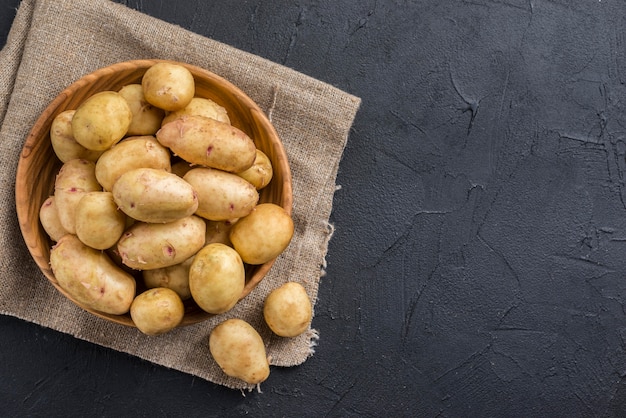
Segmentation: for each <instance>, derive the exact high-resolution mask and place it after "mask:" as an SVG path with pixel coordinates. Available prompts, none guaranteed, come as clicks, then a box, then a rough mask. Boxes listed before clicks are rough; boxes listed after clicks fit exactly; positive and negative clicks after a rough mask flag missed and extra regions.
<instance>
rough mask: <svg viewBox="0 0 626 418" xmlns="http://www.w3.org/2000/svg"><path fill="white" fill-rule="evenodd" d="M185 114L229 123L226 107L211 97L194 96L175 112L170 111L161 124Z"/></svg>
mask: <svg viewBox="0 0 626 418" xmlns="http://www.w3.org/2000/svg"><path fill="white" fill-rule="evenodd" d="M185 115H197V116H204V117H207V118H212V119H215V120H219V121H220V122H224V123H228V124H229V125H230V118H229V117H228V112H226V108H224V107H223V106H220V105H218V104H217V103H215V102H214V101H213V100H211V99H205V98H203V97H194V98H193V99H191V101H190V102H189V104H188V105H187V106H185V107H184V108H182V109H180V110H177V111H175V112H170V114H169V115H167V116H166V117H165V118H163V121H162V124H163V125H165V124H166V123H168V122H171V121H173V120H175V119H178V118H180V117H181V116H185Z"/></svg>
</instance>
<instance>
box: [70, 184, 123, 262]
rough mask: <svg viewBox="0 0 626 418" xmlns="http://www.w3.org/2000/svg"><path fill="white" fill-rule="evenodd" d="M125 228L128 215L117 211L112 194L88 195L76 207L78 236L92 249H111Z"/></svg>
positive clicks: (93, 193) (91, 193)
mask: <svg viewBox="0 0 626 418" xmlns="http://www.w3.org/2000/svg"><path fill="white" fill-rule="evenodd" d="M125 227H126V215H124V212H122V211H120V210H118V209H117V205H116V204H115V201H114V200H113V194H112V193H111V192H90V193H86V194H85V195H84V196H83V197H82V198H81V199H80V201H79V202H78V205H77V206H76V235H77V236H78V239H80V240H81V241H82V242H83V243H84V244H85V245H88V246H90V247H91V248H95V249H96V250H106V249H107V248H111V247H112V246H114V245H115V244H116V243H117V240H118V239H119V238H120V237H121V236H122V233H123V232H124V228H125Z"/></svg>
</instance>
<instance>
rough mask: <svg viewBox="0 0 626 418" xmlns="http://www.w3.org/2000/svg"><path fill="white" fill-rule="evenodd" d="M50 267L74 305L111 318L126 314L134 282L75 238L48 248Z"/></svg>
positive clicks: (133, 295) (72, 237) (65, 237)
mask: <svg viewBox="0 0 626 418" xmlns="http://www.w3.org/2000/svg"><path fill="white" fill-rule="evenodd" d="M50 266H51V267H52V271H53V273H54V276H55V277H56V279H57V281H58V283H59V286H61V288H63V289H64V290H65V291H66V292H67V293H69V294H70V295H71V296H72V298H74V299H75V300H76V301H77V302H78V303H80V304H82V305H84V306H86V307H88V308H91V309H94V310H97V311H100V312H104V313H109V314H114V315H122V314H125V313H127V312H128V311H129V309H130V305H131V303H132V302H133V299H134V297H135V291H136V283H135V279H134V278H133V277H132V276H131V275H130V274H128V273H126V272H124V271H123V270H122V269H120V268H119V267H117V266H116V265H115V263H113V262H112V261H111V259H110V258H109V257H108V256H107V255H106V254H105V253H104V252H102V251H98V250H94V249H93V248H90V247H88V246H86V245H85V244H83V243H82V242H81V241H80V240H79V239H78V237H76V236H75V235H72V234H67V235H64V236H63V237H61V239H59V241H58V242H57V243H56V245H55V246H54V247H52V250H51V251H50Z"/></svg>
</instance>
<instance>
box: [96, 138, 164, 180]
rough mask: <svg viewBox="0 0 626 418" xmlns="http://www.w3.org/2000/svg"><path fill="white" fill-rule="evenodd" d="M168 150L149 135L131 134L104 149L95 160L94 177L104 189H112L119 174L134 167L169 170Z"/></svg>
mask: <svg viewBox="0 0 626 418" xmlns="http://www.w3.org/2000/svg"><path fill="white" fill-rule="evenodd" d="M170 159H171V155H170V152H169V151H168V150H167V148H165V147H164V146H163V145H161V144H160V143H159V142H158V141H157V140H156V138H155V137H153V136H151V135H143V136H131V137H128V138H125V139H124V140H122V141H121V142H119V143H118V144H117V145H115V146H113V147H112V148H110V149H108V150H106V151H104V153H103V154H102V155H101V156H100V158H99V159H98V161H96V178H97V179H98V182H99V183H100V184H101V185H102V187H103V188H104V190H108V191H111V190H113V185H114V184H115V182H116V181H117V180H118V179H119V178H120V176H121V175H122V174H124V173H126V172H127V171H130V170H133V169H135V168H156V169H161V170H165V171H168V172H169V171H171V164H170Z"/></svg>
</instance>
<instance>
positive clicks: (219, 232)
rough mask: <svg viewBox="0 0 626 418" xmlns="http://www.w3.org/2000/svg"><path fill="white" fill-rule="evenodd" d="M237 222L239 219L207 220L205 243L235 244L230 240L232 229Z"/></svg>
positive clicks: (230, 245)
mask: <svg viewBox="0 0 626 418" xmlns="http://www.w3.org/2000/svg"><path fill="white" fill-rule="evenodd" d="M235 222H237V220H236V219H235V220H233V221H230V220H229V221H209V220H207V221H206V237H205V241H204V243H205V245H208V244H213V243H216V242H217V243H220V244H224V245H228V246H229V247H232V246H233V244H232V243H231V242H230V229H231V228H232V227H233V225H234V224H235Z"/></svg>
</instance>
